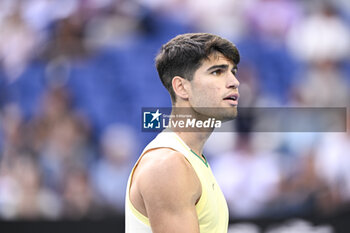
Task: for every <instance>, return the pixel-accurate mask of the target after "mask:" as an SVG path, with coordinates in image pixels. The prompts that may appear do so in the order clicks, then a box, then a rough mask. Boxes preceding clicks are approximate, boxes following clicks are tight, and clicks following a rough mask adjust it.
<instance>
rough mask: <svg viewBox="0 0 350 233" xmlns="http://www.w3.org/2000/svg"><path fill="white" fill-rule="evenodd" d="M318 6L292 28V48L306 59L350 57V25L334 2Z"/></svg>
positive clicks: (334, 60)
mask: <svg viewBox="0 0 350 233" xmlns="http://www.w3.org/2000/svg"><path fill="white" fill-rule="evenodd" d="M315 9H316V10H313V11H312V12H311V13H310V14H308V15H306V17H304V19H303V20H301V21H299V22H298V24H296V25H295V26H294V27H293V28H292V30H291V31H290V33H289V35H288V40H287V42H288V44H289V47H290V50H291V52H292V53H293V54H294V55H295V56H297V57H298V58H300V59H302V60H303V61H319V60H321V61H324V60H331V61H333V62H336V61H339V60H341V59H346V58H349V51H350V38H349V37H350V32H349V26H348V25H346V24H345V22H344V21H343V20H342V19H341V18H340V17H339V16H338V15H337V12H336V9H335V8H334V5H332V4H331V3H323V4H322V5H321V7H320V8H315Z"/></svg>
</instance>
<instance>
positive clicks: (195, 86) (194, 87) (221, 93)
mask: <svg viewBox="0 0 350 233" xmlns="http://www.w3.org/2000/svg"><path fill="white" fill-rule="evenodd" d="M236 73H237V66H236V65H235V64H234V63H233V62H232V61H231V60H229V59H227V58H226V57H224V56H223V55H222V54H220V53H215V54H212V55H210V56H209V59H205V60H203V61H202V65H201V66H200V67H199V69H198V70H197V71H196V72H195V73H194V75H193V79H192V80H191V81H188V80H186V79H184V78H182V77H179V76H176V77H175V78H174V79H173V87H174V91H175V93H176V94H177V98H176V102H175V103H174V106H175V107H186V108H189V110H188V111H190V109H191V108H193V111H194V112H192V113H191V112H189V113H191V114H194V115H197V116H196V117H199V118H201V116H198V114H199V115H204V116H206V117H213V118H216V119H222V120H228V119H233V118H234V117H236V115H237V105H238V98H239V92H238V87H239V81H238V80H237V78H236ZM228 97H234V98H235V100H233V99H229V98H228ZM212 108H215V109H212ZM173 111H176V109H174V110H173Z"/></svg>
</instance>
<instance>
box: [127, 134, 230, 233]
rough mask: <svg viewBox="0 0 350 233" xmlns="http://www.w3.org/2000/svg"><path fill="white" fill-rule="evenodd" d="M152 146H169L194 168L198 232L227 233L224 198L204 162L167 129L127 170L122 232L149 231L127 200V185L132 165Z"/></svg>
mask: <svg viewBox="0 0 350 233" xmlns="http://www.w3.org/2000/svg"><path fill="white" fill-rule="evenodd" d="M155 148H171V149H173V150H176V151H178V152H180V153H182V154H183V155H184V156H185V158H186V159H187V160H188V161H189V162H190V164H191V165H192V167H193V168H194V170H195V172H196V174H197V176H198V178H199V180H200V182H201V185H202V195H201V197H200V199H199V201H198V203H197V204H196V211H197V216H198V222H199V228H200V232H201V233H227V228H228V221H229V218H228V208H227V204H226V200H225V198H224V196H223V194H222V192H221V189H220V187H219V185H218V184H217V182H216V180H215V178H214V176H213V173H212V171H211V169H210V166H209V164H208V162H207V161H205V160H203V159H202V158H201V157H200V156H198V155H196V154H195V153H194V152H193V151H192V150H191V149H190V148H189V147H188V146H187V145H186V144H185V142H184V141H183V140H182V139H181V138H180V137H179V136H177V134H176V133H174V132H169V131H167V132H164V131H163V132H161V133H160V134H158V136H157V137H156V138H155V139H154V140H153V141H151V142H150V143H149V144H148V145H147V146H146V148H145V149H144V150H143V152H142V154H141V156H140V158H139V160H138V161H137V162H136V164H135V166H134V168H133V170H132V171H131V174H130V177H129V181H128V186H127V189H126V201H125V202H126V203H125V233H146V232H147V233H151V232H152V230H151V227H150V223H149V220H148V218H147V217H146V216H144V215H142V214H141V213H140V212H139V211H137V210H136V209H135V207H134V206H133V205H132V203H131V201H130V199H129V188H130V181H131V178H132V176H133V173H134V169H135V167H136V165H137V164H138V162H139V161H140V159H141V158H142V156H143V155H144V154H145V153H146V152H148V151H149V150H151V149H155ZM146 156H147V155H146Z"/></svg>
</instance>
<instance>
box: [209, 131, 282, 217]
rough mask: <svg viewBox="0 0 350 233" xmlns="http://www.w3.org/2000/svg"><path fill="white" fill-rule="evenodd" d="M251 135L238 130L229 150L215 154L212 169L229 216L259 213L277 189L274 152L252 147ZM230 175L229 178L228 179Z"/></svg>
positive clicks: (260, 214)
mask: <svg viewBox="0 0 350 233" xmlns="http://www.w3.org/2000/svg"><path fill="white" fill-rule="evenodd" d="M252 136H253V135H250V134H241V135H239V137H238V141H237V143H236V147H235V149H234V150H233V151H232V152H229V153H227V154H224V155H221V156H217V157H216V160H215V161H213V163H212V170H213V173H214V175H215V177H216V178H217V181H218V183H219V185H220V187H221V189H222V191H223V193H224V195H225V197H226V200H227V203H228V206H229V209H230V214H231V217H241V218H254V217H258V216H262V215H263V213H264V210H265V208H266V205H267V204H268V202H270V201H271V200H272V199H273V198H274V197H275V195H276V194H277V191H278V185H279V182H280V181H279V174H280V171H279V168H278V160H277V156H276V154H274V153H272V152H269V153H264V154H263V153H260V152H258V151H256V150H255V148H254V146H253V143H252V140H253V138H252ZM228 177H230V179H228Z"/></svg>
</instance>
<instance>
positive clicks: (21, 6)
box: [0, 0, 350, 219]
mask: <svg viewBox="0 0 350 233" xmlns="http://www.w3.org/2000/svg"><path fill="white" fill-rule="evenodd" d="M186 32H211V33H215V34H218V35H221V36H223V37H225V38H227V39H229V40H231V41H233V42H234V43H235V44H236V45H237V47H238V49H239V51H240V53H241V63H240V64H239V72H238V79H239V80H240V82H241V85H240V93H241V99H240V106H242V107H257V106H258V107H344V108H346V107H349V103H350V101H349V100H350V97H349V93H350V92H349V88H350V83H349V82H350V60H349V59H350V2H349V1H347V0H336V1H335V0H333V1H331V0H329V1H327V0H321V1H320V0H245V1H238V0H236V1H232V0H217V1H199V0H1V1H0V218H1V219H38V218H44V219H62V218H68V219H81V218H103V217H105V216H111V215H112V216H114V215H120V216H122V215H123V213H124V198H125V196H124V195H125V187H126V182H127V178H128V175H129V172H130V170H131V168H132V166H133V164H134V163H135V161H136V159H137V157H138V155H139V153H140V152H141V150H142V148H143V147H144V146H145V145H146V144H147V143H148V142H149V141H150V140H151V139H152V138H153V137H154V136H155V134H154V133H142V132H141V108H142V107H169V106H171V103H170V97H169V95H168V93H167V91H166V89H165V88H163V87H162V85H161V82H160V80H159V78H158V75H157V72H156V69H155V66H154V57H155V55H156V53H157V51H158V49H159V48H160V46H161V45H162V44H163V43H165V42H166V41H168V40H169V39H170V38H172V37H174V36H175V35H177V34H180V33H186ZM348 115H350V114H348ZM335 120H337V119H335ZM348 121H350V118H349V117H348ZM239 124H240V122H238V125H239ZM238 127H239V126H238ZM244 127H250V128H251V129H250V130H248V132H249V131H251V132H250V133H248V132H246V133H219V132H218V133H214V134H213V135H212V137H211V138H210V139H209V141H208V143H207V147H206V148H205V154H206V156H207V157H208V159H209V160H210V164H211V167H212V170H213V172H214V174H215V175H216V177H217V180H218V182H219V184H220V186H221V187H222V190H223V192H224V194H225V196H226V198H227V201H228V205H229V208H230V212H231V217H232V218H258V217H281V216H285V217H292V216H306V215H315V214H316V215H326V216H329V215H332V214H336V213H338V212H341V211H348V210H350V169H349V167H350V152H349V151H350V128H348V129H347V132H343V133H332V132H325V133H313V132H309V133H297V132H295V133H282V132H281V133H254V132H253V131H254V128H253V127H252V126H249V124H248V126H244Z"/></svg>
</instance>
